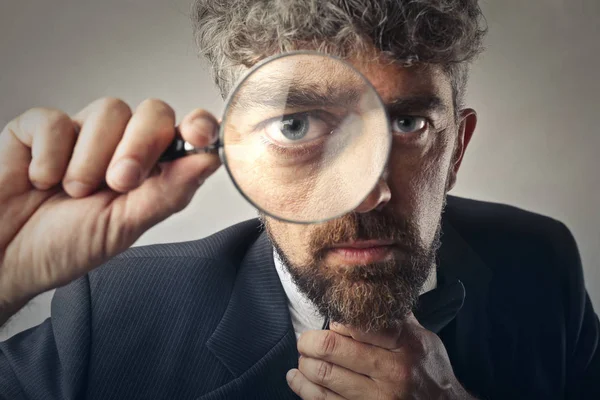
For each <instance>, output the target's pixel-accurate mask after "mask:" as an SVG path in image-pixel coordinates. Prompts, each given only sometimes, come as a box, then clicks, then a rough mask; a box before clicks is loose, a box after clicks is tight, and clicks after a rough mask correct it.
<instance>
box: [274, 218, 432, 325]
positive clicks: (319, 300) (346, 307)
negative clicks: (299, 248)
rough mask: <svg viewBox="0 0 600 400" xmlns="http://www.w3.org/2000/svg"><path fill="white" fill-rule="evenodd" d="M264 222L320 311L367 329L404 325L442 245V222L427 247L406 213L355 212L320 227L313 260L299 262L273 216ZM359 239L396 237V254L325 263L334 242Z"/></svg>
mask: <svg viewBox="0 0 600 400" xmlns="http://www.w3.org/2000/svg"><path fill="white" fill-rule="evenodd" d="M264 223H265V227H266V231H267V234H268V235H269V238H270V240H271V243H272V244H273V246H274V248H275V251H276V252H277V253H278V255H279V258H280V260H281V261H282V263H283V264H284V266H285V268H286V269H287V270H288V271H289V273H290V276H291V277H292V280H293V282H294V283H295V284H296V286H297V288H298V289H299V291H300V292H302V293H303V294H304V295H305V296H306V297H307V298H308V299H309V300H310V301H311V302H312V303H313V304H314V306H315V307H316V308H317V310H318V311H319V313H320V314H321V315H322V316H323V317H326V318H329V320H330V321H332V322H338V323H341V324H344V325H349V326H352V327H354V328H357V329H360V330H363V331H366V332H369V331H381V330H386V329H389V328H399V325H400V324H401V323H402V321H403V320H404V319H405V318H406V317H407V315H408V314H409V313H410V312H411V311H412V310H413V308H414V306H415V305H416V302H417V299H418V297H419V294H420V291H421V289H422V287H423V285H424V283H425V281H426V280H427V278H428V276H429V273H430V272H431V269H432V268H434V267H435V257H436V253H437V250H438V249H439V246H440V232H441V224H440V223H438V226H437V230H436V234H435V236H434V240H433V241H432V243H431V244H430V245H427V246H425V245H423V244H422V243H421V242H420V240H419V235H418V230H417V228H416V226H415V224H412V223H411V222H410V221H408V220H406V219H404V218H401V217H398V216H394V215H392V214H391V213H385V212H384V211H372V212H369V213H364V214H359V213H352V214H348V215H346V216H344V217H342V218H339V219H336V220H334V221H330V222H327V223H324V224H320V225H317V226H315V229H314V231H313V232H311V236H310V240H309V243H308V249H309V254H310V260H309V261H308V262H305V263H303V265H297V264H294V263H292V262H291V261H290V259H289V258H288V257H287V256H286V254H285V252H284V251H282V249H281V247H280V245H279V244H278V243H277V240H276V239H275V237H274V235H273V234H272V230H271V229H270V227H269V223H268V221H266V220H264ZM356 240H392V241H394V243H395V245H394V247H393V255H394V256H393V257H391V259H387V260H384V261H381V262H375V263H370V264H364V265H348V266H346V265H344V266H341V267H333V266H328V265H327V264H326V263H325V255H326V254H327V251H328V249H329V248H331V247H332V246H333V245H335V244H336V243H340V242H349V241H356Z"/></svg>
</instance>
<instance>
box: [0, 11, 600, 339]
mask: <svg viewBox="0 0 600 400" xmlns="http://www.w3.org/2000/svg"><path fill="white" fill-rule="evenodd" d="M189 3H190V0H176V1H172V0H171V1H165V0H162V1H161V0H118V1H117V0H103V1H83V0H80V1H75V0H53V1H47V0H19V1H16V0H13V1H2V3H1V4H0V125H2V126H4V125H5V124H6V123H7V122H8V121H9V120H10V119H12V118H14V117H15V116H17V115H18V114H20V113H21V112H23V111H25V110H27V109H28V108H31V107H34V106H51V107H57V108H61V109H63V110H65V111H66V112H68V113H75V112H77V111H78V110H79V109H81V108H83V106H85V105H86V104H88V103H89V102H91V101H92V100H94V99H96V98H99V97H102V96H115V97H120V98H122V99H124V100H126V101H127V102H128V103H129V104H130V105H132V106H133V107H135V106H136V105H137V104H138V103H139V102H140V101H142V100H143V99H145V98H148V97H156V98H160V99H163V100H165V101H167V102H168V103H170V104H171V105H172V106H173V107H174V108H175V110H177V112H178V115H179V117H182V116H183V115H185V114H186V113H187V112H189V111H190V110H192V109H193V108H196V107H204V108H206V109H208V110H209V111H211V112H213V113H216V114H220V113H221V112H222V109H223V102H222V101H221V99H220V97H219V96H218V94H217V91H216V89H215V88H214V87H213V85H212V81H211V79H210V77H209V76H208V73H207V69H206V66H205V64H204V63H203V62H202V61H201V60H199V59H198V58H197V57H196V55H195V48H194V42H193V38H192V34H191V27H190V23H189V19H188V11H189ZM483 8H484V11H485V13H486V16H487V19H488V24H489V28H490V34H489V37H488V41H487V47H488V51H487V53H486V54H485V55H484V56H483V57H482V58H481V59H480V60H479V61H478V62H477V64H476V66H475V69H474V72H473V76H472V80H471V84H470V92H469V96H468V99H469V105H470V106H472V107H474V108H475V109H477V110H478V112H479V117H480V123H479V127H478V130H477V132H476V136H475V137H474V139H473V142H472V144H471V147H470V148H469V151H468V153H467V157H466V159H465V162H464V165H463V168H462V171H461V174H460V175H459V181H458V186H457V187H456V189H455V190H454V191H453V193H454V194H456V195H462V196H467V197H471V198H476V199H482V200H491V201H497V202H505V203H509V204H513V205H516V206H519V207H522V208H525V209H528V210H533V211H536V212H539V213H543V214H546V215H550V216H552V217H554V218H557V219H559V220H562V221H563V222H565V223H566V224H567V225H568V226H569V227H570V228H571V230H572V232H573V233H574V235H575V237H576V239H577V241H578V243H579V247H580V252H581V255H582V259H583V263H584V266H585V276H586V280H587V287H588V290H589V292H590V294H591V296H592V299H593V302H594V304H595V307H596V309H597V310H598V309H600V271H599V269H598V260H599V259H600V213H599V212H598V208H597V205H598V204H599V203H600V175H599V174H598V169H599V168H598V167H599V166H600V161H598V160H597V156H598V151H599V150H600V134H598V129H597V126H598V124H599V123H600V121H599V119H598V118H599V114H600V113H599V111H600V110H599V107H598V103H599V102H598V93H600V83H599V82H600V81H599V80H598V71H600V55H599V54H600V51H599V50H600V46H599V44H598V40H599V39H600V35H599V28H598V26H599V24H598V20H600V2H598V1H597V0H528V1H523V0H502V1H492V0H488V1H486V2H484V3H483ZM255 215H256V213H255V211H254V210H253V209H252V208H251V207H250V206H249V205H248V204H247V203H246V202H245V201H244V200H243V199H242V198H241V196H240V195H239V194H238V193H237V192H236V190H235V189H234V187H233V185H232V183H231V182H230V181H229V179H228V177H227V175H226V173H225V172H224V171H223V170H221V171H219V172H218V173H217V174H216V175H215V176H214V177H213V178H211V179H209V180H208V181H207V182H206V184H205V186H204V187H203V188H201V190H200V191H199V192H198V194H197V195H196V197H195V198H194V200H193V202H192V204H191V205H190V206H189V207H188V208H187V209H186V210H185V211H183V212H181V213H180V214H178V215H176V216H174V217H172V218H170V219H169V220H167V221H165V222H163V223H162V224H160V225H158V226H156V227H154V228H153V229H151V230H150V231H149V232H147V233H146V234H145V235H144V236H143V237H142V238H141V239H140V240H139V242H138V243H137V245H140V244H150V243H157V242H172V241H183V240H193V239H197V238H201V237H204V236H206V235H208V234H211V233H213V232H215V231H217V230H220V229H222V228H225V227H227V226H229V225H231V224H232V223H235V222H238V221H241V220H244V219H247V218H252V217H254V216H255ZM57 229H59V227H58V226H57ZM50 295H51V293H47V294H44V295H42V296H40V297H39V298H37V299H35V300H34V301H33V302H31V303H30V304H29V305H28V306H27V307H26V308H25V309H24V310H23V311H21V313H20V314H18V315H17V317H16V318H14V319H13V321H12V322H11V323H10V324H9V325H8V327H6V328H5V329H4V330H3V332H2V333H1V334H0V340H1V339H4V338H7V337H9V336H11V335H12V334H14V333H15V332H18V331H20V330H22V329H25V328H28V327H30V326H34V325H36V324H38V323H40V322H41V321H42V320H43V319H45V318H46V317H47V316H48V315H49V301H50Z"/></svg>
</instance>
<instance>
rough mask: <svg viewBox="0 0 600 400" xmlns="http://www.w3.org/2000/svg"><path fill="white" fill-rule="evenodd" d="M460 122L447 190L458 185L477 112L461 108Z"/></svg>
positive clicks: (474, 126) (475, 123) (475, 124)
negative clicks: (458, 177)
mask: <svg viewBox="0 0 600 400" xmlns="http://www.w3.org/2000/svg"><path fill="white" fill-rule="evenodd" d="M458 124H459V126H458V137H457V138H456V146H455V147H454V154H453V155H452V165H451V168H450V176H449V177H448V187H447V188H446V191H447V192H449V191H450V190H452V189H453V188H454V186H455V185H456V177H457V175H458V170H459V169H460V165H461V164H462V160H463V157H464V155H465V151H466V150H467V146H468V145H469V143H470V142H471V138H472V137H473V133H474V132H475V128H476V126H477V112H475V110H473V109H471V108H466V109H464V110H461V111H460V115H459V122H458Z"/></svg>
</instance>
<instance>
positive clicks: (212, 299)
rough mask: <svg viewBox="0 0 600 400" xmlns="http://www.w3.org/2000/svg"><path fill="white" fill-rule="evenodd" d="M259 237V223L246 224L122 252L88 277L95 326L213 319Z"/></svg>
mask: <svg viewBox="0 0 600 400" xmlns="http://www.w3.org/2000/svg"><path fill="white" fill-rule="evenodd" d="M260 233H261V225H260V223H259V222H258V220H250V221H246V222H242V223H240V224H237V225H234V226H232V227H229V228H227V229H225V230H223V231H220V232H217V233H215V234H213V235H211V236H208V237H206V238H203V239H200V240H196V241H190V242H183V243H171V244H157V245H150V246H142V247H133V248H131V249H129V250H127V251H125V252H124V253H122V254H120V255H118V256H117V257H114V258H113V259H111V260H110V261H109V262H107V263H106V264H104V265H102V266H101V267H99V268H97V269H96V270H94V271H92V272H91V273H90V274H88V276H87V281H88V284H89V299H90V308H91V313H92V315H94V320H95V321H98V322H100V321H102V323H103V325H104V326H107V325H110V324H116V326H124V325H130V324H131V323H132V321H138V320H144V321H149V322H151V321H152V320H153V321H154V322H155V323H158V321H159V320H162V321H163V325H164V322H165V321H171V322H175V321H180V320H182V319H186V318H198V316H206V318H213V317H214V318H217V316H220V313H222V312H223V310H224V309H225V307H226V305H227V303H228V301H229V297H230V293H231V291H232V288H233V284H234V282H235V278H236V276H237V268H238V266H239V264H240V262H241V260H242V259H243V257H244V255H245V253H246V251H247V249H248V248H249V247H250V246H251V245H252V244H253V243H254V242H255V241H256V239H257V238H258V236H259V235H260ZM139 323H140V324H142V325H147V323H148V322H139ZM98 328H99V327H96V329H98Z"/></svg>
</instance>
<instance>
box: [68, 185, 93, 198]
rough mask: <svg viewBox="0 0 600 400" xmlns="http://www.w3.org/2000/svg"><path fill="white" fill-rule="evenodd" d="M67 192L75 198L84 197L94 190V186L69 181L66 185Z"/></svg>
mask: <svg viewBox="0 0 600 400" xmlns="http://www.w3.org/2000/svg"><path fill="white" fill-rule="evenodd" d="M64 188H65V191H66V192H67V193H68V194H70V195H71V196H73V197H83V196H86V195H88V194H90V192H91V191H92V190H93V189H94V188H93V187H92V185H88V184H87V183H83V182H80V181H69V182H66V183H65V184H64Z"/></svg>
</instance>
